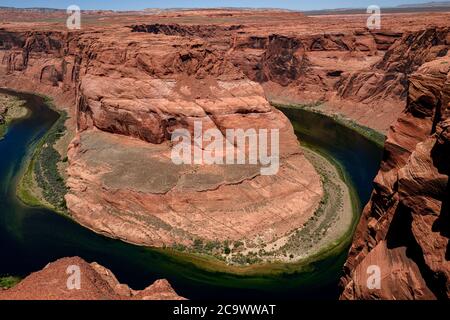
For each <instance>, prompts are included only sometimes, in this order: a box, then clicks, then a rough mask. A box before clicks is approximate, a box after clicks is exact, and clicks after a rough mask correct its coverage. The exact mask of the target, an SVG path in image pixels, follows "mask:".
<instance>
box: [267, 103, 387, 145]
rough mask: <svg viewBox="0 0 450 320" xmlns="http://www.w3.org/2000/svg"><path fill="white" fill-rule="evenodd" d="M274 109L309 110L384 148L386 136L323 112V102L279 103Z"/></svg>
mask: <svg viewBox="0 0 450 320" xmlns="http://www.w3.org/2000/svg"><path fill="white" fill-rule="evenodd" d="M271 104H272V105H273V106H274V107H284V108H292V109H304V110H308V111H310V112H315V113H318V114H321V115H323V116H325V117H329V118H332V119H333V120H334V121H336V122H337V123H339V124H341V125H343V126H345V127H347V128H349V129H351V130H353V131H355V132H357V133H358V134H360V135H362V136H363V137H365V138H366V139H368V140H370V141H372V142H374V143H375V144H377V145H378V146H380V147H381V148H383V147H384V141H385V139H386V136H385V135H384V134H382V133H381V132H378V131H377V130H374V129H372V128H369V127H366V126H363V125H360V124H359V123H357V122H355V121H353V120H351V119H348V118H346V117H344V116H343V115H340V114H329V113H327V112H325V111H323V110H320V107H321V106H323V105H324V104H323V103H321V102H316V103H311V104H287V105H286V104H279V103H273V102H272V103H271Z"/></svg>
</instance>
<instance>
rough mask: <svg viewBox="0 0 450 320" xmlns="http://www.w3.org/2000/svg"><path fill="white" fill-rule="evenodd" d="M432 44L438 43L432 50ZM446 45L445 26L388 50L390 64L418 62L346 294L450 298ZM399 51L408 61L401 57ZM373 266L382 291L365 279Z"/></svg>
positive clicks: (359, 236) (449, 73) (449, 37)
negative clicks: (390, 51)
mask: <svg viewBox="0 0 450 320" xmlns="http://www.w3.org/2000/svg"><path fill="white" fill-rule="evenodd" d="M431 43H434V44H439V43H440V44H441V45H440V46H441V47H434V48H432V50H430V49H429V48H430V47H429V46H430V45H431ZM405 46H406V48H405ZM401 47H403V49H399V48H401ZM449 48H450V33H449V31H448V29H447V30H445V31H443V30H427V31H424V32H420V33H415V34H412V35H410V36H408V37H407V38H405V39H404V40H403V41H402V42H399V43H398V44H397V45H396V47H395V48H393V49H392V54H391V55H390V57H389V59H391V60H392V62H391V63H390V66H391V67H390V69H397V68H411V66H412V65H414V64H420V66H419V67H418V68H415V69H417V70H416V71H415V72H414V73H412V74H411V76H410V77H409V79H408V84H407V85H408V90H407V97H408V99H407V106H406V109H405V110H404V111H403V113H402V114H401V115H400V117H399V119H398V120H397V122H396V123H395V124H394V125H393V126H392V128H391V129H390V130H389V133H388V136H387V140H386V144H385V151H384V157H383V162H382V164H381V168H380V171H379V173H378V175H377V176H376V178H375V181H374V191H373V194H372V196H371V200H370V202H369V203H368V204H367V206H366V207H365V209H364V212H363V215H362V218H361V220H360V223H359V226H358V228H357V231H356V234H355V236H354V241H353V245H352V247H351V249H350V253H349V257H348V260H347V263H346V265H345V273H346V275H345V277H344V278H343V280H342V284H343V286H344V291H343V293H342V296H341V297H342V298H343V299H431V298H449V297H450V261H449V258H450V255H449V254H450V246H449V244H450V241H449V238H450V224H449V220H448V217H449V213H450V212H449V199H450V194H449V179H448V176H449V164H450V161H449V159H450V158H449V156H450V140H449V137H450V135H449V131H448V130H449V127H450V118H449V115H450V112H449V110H450V95H449V93H450V57H449V55H448V49H449ZM400 52H401V53H402V56H403V57H405V59H402V60H398V55H399V54H400ZM384 60H387V59H384ZM394 61H398V62H396V63H394ZM383 63H385V61H383ZM371 265H376V266H379V268H380V271H381V287H380V288H379V289H377V288H375V289H369V288H368V287H367V285H366V281H367V278H368V276H369V274H368V273H367V268H368V267H369V266H371Z"/></svg>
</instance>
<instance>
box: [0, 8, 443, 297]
mask: <svg viewBox="0 0 450 320" xmlns="http://www.w3.org/2000/svg"><path fill="white" fill-rule="evenodd" d="M26 15H32V17H33V20H34V21H33V22H24V20H23V17H24V16H26ZM0 17H1V18H2V20H1V23H0V61H1V64H0V86H1V87H2V88H6V89H9V90H16V91H19V92H32V93H35V94H40V95H42V96H45V97H47V98H46V99H47V102H48V99H51V101H52V104H51V105H52V106H53V108H54V109H55V110H57V111H58V112H59V113H60V114H61V117H60V118H59V120H58V121H57V124H55V126H54V129H52V130H53V131H50V134H49V135H48V136H47V138H46V139H47V140H45V142H44V143H43V144H42V145H41V146H38V147H37V150H38V152H37V153H35V155H36V156H35V157H34V156H33V157H31V160H30V159H29V160H30V161H28V163H27V166H28V168H31V169H29V170H28V171H27V170H25V171H27V172H28V173H27V174H25V175H24V178H23V179H22V180H21V182H20V183H19V186H18V190H19V191H20V192H19V191H18V193H19V195H20V194H22V196H21V199H22V200H24V201H25V202H27V199H28V204H29V205H30V204H33V205H36V202H38V203H39V205H43V206H46V207H48V208H52V209H53V210H55V211H58V212H59V213H60V214H63V215H67V216H68V217H70V218H71V219H73V220H74V221H76V222H77V223H79V224H81V225H83V226H84V227H86V228H88V229H90V230H92V231H94V232H96V233H99V234H102V235H106V236H107V237H111V238H114V239H120V240H122V241H124V242H128V243H131V244H135V245H141V246H145V247H153V248H160V249H163V250H168V251H169V252H174V254H180V255H182V256H189V257H190V258H189V259H193V261H194V262H195V260H196V259H197V258H199V257H200V258H199V259H203V260H202V261H203V263H204V264H210V263H211V264H212V265H213V266H215V265H216V264H217V265H220V266H221V267H220V268H223V270H226V271H230V270H231V273H233V272H235V273H242V274H244V275H245V274H252V272H253V273H256V274H258V273H261V272H263V271H264V268H266V270H265V271H267V270H269V271H270V272H274V271H273V269H274V268H273V266H277V267H278V266H279V265H280V264H281V265H283V266H285V265H286V266H287V267H286V269H283V268H281V271H289V272H292V269H289V268H290V267H289V265H294V266H296V267H298V268H301V266H302V265H301V263H302V262H304V261H309V259H314V258H315V257H316V258H317V256H319V257H320V256H321V255H322V254H324V253H325V254H326V252H327V250H328V251H330V250H331V249H330V248H332V249H335V248H337V247H339V246H343V247H345V248H346V245H348V244H350V243H349V239H350V238H351V233H352V231H353V224H354V222H355V219H359V216H358V214H359V213H355V210H356V209H355V206H354V205H352V201H353V200H352V199H353V198H352V192H353V191H352V188H353V186H352V185H350V184H348V183H344V182H345V181H344V180H345V179H343V178H342V176H343V174H342V173H340V172H339V168H338V167H336V166H334V165H333V163H332V162H330V161H329V159H328V158H327V157H326V155H325V156H324V155H323V154H322V155H321V154H320V153H315V152H314V150H312V151H311V150H305V149H303V148H301V147H300V144H301V143H302V141H301V136H300V139H298V137H297V136H296V130H295V129H296V128H295V126H294V127H293V125H292V124H291V122H290V120H289V119H288V118H287V117H286V116H285V114H283V112H281V111H280V110H279V109H278V108H277V107H276V106H277V105H282V106H290V107H291V108H294V109H295V108H301V109H306V110H308V111H310V112H316V113H320V114H321V115H323V116H326V117H331V118H333V119H335V120H336V121H338V122H339V121H340V123H345V124H346V126H348V127H350V128H353V129H355V128H357V129H355V131H356V132H359V133H361V135H363V136H364V137H366V138H369V139H370V138H371V137H373V135H375V136H377V137H380V136H383V135H385V136H386V140H385V142H384V151H383V159H382V162H381V164H380V168H379V172H378V174H377V175H376V177H375V179H374V183H373V192H372V195H371V197H370V200H369V202H368V203H367V204H366V203H364V204H363V205H365V207H364V210H363V212H362V214H361V219H360V220H359V223H358V225H357V227H356V232H355V234H354V236H353V240H352V244H351V248H350V251H349V253H348V257H347V261H346V263H345V265H344V271H343V275H342V278H341V281H340V286H341V293H340V298H341V299H436V298H440V299H448V298H449V297H450V293H449V292H450V280H449V277H450V263H449V255H450V253H449V250H450V249H449V237H450V229H449V228H450V225H449V219H448V217H449V204H448V199H449V198H450V197H449V183H448V175H449V167H448V165H449V163H450V162H449V161H450V158H449V156H450V149H449V146H450V140H449V139H450V134H449V132H448V130H449V125H450V122H449V121H450V120H449V119H448V116H449V107H450V53H449V48H450V24H449V21H450V20H449V18H450V13H448V12H446V11H443V12H432V13H429V12H428V13H427V14H426V15H425V14H423V13H421V12H412V13H411V12H410V13H401V12H400V13H396V12H393V13H389V14H386V15H385V16H383V19H382V27H381V29H377V30H369V29H367V27H366V23H365V22H366V19H367V16H365V15H361V14H331V15H308V14H307V13H300V12H296V11H285V10H237V9H209V10H166V11H165V10H163V11H161V12H153V11H143V12H110V11H91V12H82V17H83V25H82V28H81V29H80V30H67V29H66V28H65V27H64V24H65V19H66V17H67V15H66V13H65V11H58V10H56V11H50V12H48V11H45V10H32V11H28V12H27V10H21V9H12V8H0ZM0 107H1V106H0ZM4 109H5V110H7V109H6V108H4ZM2 110H3V109H2V108H0V111H2ZM4 114H6V111H2V112H1V113H0V119H3V117H4ZM198 123H200V124H201V132H200V133H199V132H196V130H195V129H196V124H198ZM55 128H56V129H55ZM213 129H214V130H216V132H219V133H221V134H222V135H223V137H224V141H226V142H229V143H228V147H229V148H231V149H232V153H235V152H237V150H236V149H237V146H236V143H235V141H228V140H227V136H226V132H227V130H255V132H258V130H267V131H269V132H270V130H277V132H278V133H279V152H278V155H279V168H278V170H277V171H276V172H275V173H274V174H271V175H265V174H262V173H261V172H262V171H261V170H262V169H263V168H262V166H261V164H260V163H245V164H237V163H235V164H226V163H224V164H220V163H211V164H209V165H207V166H204V165H199V164H198V163H195V161H194V163H181V164H177V163H174V162H173V161H172V158H171V152H172V148H173V141H172V139H171V138H172V134H173V133H174V132H179V130H184V132H187V133H190V134H192V136H199V134H204V133H206V132H207V131H208V130H213ZM358 130H359V131H358ZM7 133H8V131H7V129H6V136H5V139H7V138H8V136H7ZM52 137H54V139H53V138H52ZM299 140H300V142H299ZM0 143H1V142H0ZM382 143H383V142H382ZM193 148H194V149H195V148H196V147H195V146H193ZM39 150H40V151H39ZM43 150H44V151H43ZM52 150H53V151H52ZM46 152H47V153H46ZM245 152H247V153H250V152H251V150H246V151H245ZM42 154H44V155H45V154H47V155H53V156H52V157H53V158H51V157H50V156H49V159H50V160H49V161H54V160H55V157H56V162H54V163H55V165H54V170H53V171H51V172H50V171H48V170H43V169H42V167H39V166H42V164H45V163H50V162H45V161H43V160H42V159H44V158H39V156H40V155H42ZM39 159H41V160H39ZM45 159H47V158H45ZM45 159H44V160H45ZM52 159H53V160H52ZM52 163H53V162H52ZM49 167H50V166H49ZM36 168H41V171H36ZM52 168H53V166H52ZM324 168H325V169H324ZM42 172H43V173H42ZM53 180H55V181H56V182H57V187H55V185H54V184H53ZM330 181H331V182H330ZM330 183H331V184H330ZM50 185H51V192H48V191H47V192H46V186H50ZM330 186H333V187H330ZM24 194H25V195H26V196H23V195H24ZM337 195H339V196H337ZM333 197H335V198H333ZM337 198H339V201H340V202H338V203H339V205H336V207H330V206H329V205H328V204H327V199H328V200H329V199H337ZM30 199H33V201H34V202H33V201H32V202H33V203H29V201H30ZM327 205H328V206H327ZM329 213H330V216H328V214H329ZM55 214H56V213H55ZM321 214H322V215H321ZM324 217H326V218H324ZM323 219H329V220H330V221H331V222H330V221H329V223H328V224H321V223H323V221H324V220H323ZM311 225H313V226H321V227H320V228H319V227H317V230H318V233H317V234H318V235H317V237H316V238H314V239H306V240H305V239H304V238H301V237H300V236H299V235H300V234H301V230H302V229H304V228H306V227H307V226H311ZM322 226H324V227H322ZM319 231H320V232H319ZM341 249H342V248H341ZM344 250H346V249H344ZM331 251H332V250H331ZM192 257H193V258H192ZM71 259H72V260H73V261H75V262H77V263H79V264H81V265H82V266H83V270H84V272H85V273H86V274H88V275H90V276H91V278H89V279H90V280H89V281H91V282H89V283H92V295H89V294H88V295H87V296H75V297H74V298H75V299H88V298H93V299H125V298H126V299H128V298H130V299H135V298H142V299H147V298H148V299H153V298H156V299H159V298H167V299H174V298H179V296H178V295H177V294H176V293H175V292H174V291H173V289H172V288H171V287H170V285H169V284H168V283H166V282H165V281H164V280H161V282H158V283H156V284H154V285H152V286H151V287H149V289H148V290H147V289H145V290H144V291H141V292H140V291H134V290H132V289H130V288H129V287H128V286H126V285H122V284H120V283H119V281H118V280H117V279H116V278H115V277H114V275H112V273H111V271H109V270H107V269H106V268H104V267H102V266H100V265H99V264H95V263H87V262H85V261H84V260H82V259H80V258H76V257H75V258H66V260H64V259H63V260H58V261H56V262H54V263H52V264H50V265H49V266H48V267H47V268H45V269H43V270H42V271H40V272H38V273H35V274H32V275H30V276H29V277H27V278H26V279H25V280H23V281H22V282H20V283H19V284H17V285H16V286H14V287H13V288H11V289H8V290H5V291H0V299H3V298H4V297H6V298H7V297H10V298H18V299H33V298H36V296H35V295H33V291H30V293H29V294H28V293H26V292H27V290H28V289H27V287H33V286H39V284H40V283H42V282H45V279H46V277H48V275H49V274H51V270H52V268H54V269H55V270H56V269H57V270H59V269H61V270H62V269H63V268H64V267H65V266H66V264H67V263H72V262H73V261H72V260H71ZM204 261H206V262H204ZM48 262H51V261H48ZM371 265H377V266H379V268H380V270H381V279H382V280H381V286H380V289H376V290H371V289H370V288H368V287H367V285H366V284H367V272H366V271H367V268H368V267H369V266H371ZM209 268H211V266H209ZM218 268H219V267H218ZM221 270H222V269H221ZM240 270H241V271H240ZM242 270H245V272H244V271H242ZM255 270H256V271H255ZM261 270H262V271H261ZM113 271H114V270H113ZM276 272H279V270H278V269H276ZM105 274H106V275H107V276H105ZM58 285H59V283H58ZM58 285H55V287H54V288H53V289H52V290H55V291H57V290H59V289H58ZM155 292H156V293H155ZM43 298H49V299H52V298H55V296H54V295H52V291H50V292H48V296H45V297H43ZM62 298H64V296H62ZM66 298H71V297H70V296H67V297H66Z"/></svg>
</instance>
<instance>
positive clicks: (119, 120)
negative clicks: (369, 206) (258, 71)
mask: <svg viewBox="0 0 450 320" xmlns="http://www.w3.org/2000/svg"><path fill="white" fill-rule="evenodd" d="M168 28H169V29H170V30H172V29H173V28H172V26H171V27H168ZM171 28H172V29H171ZM169 29H167V30H169ZM234 29H235V28H229V30H234ZM167 30H166V33H167ZM174 30H175V29H174ZM189 30H193V31H192V32H198V30H203V29H202V28H190V29H189ZM5 32H6V31H5ZM8 34H9V35H10V36H9V37H10V38H17V39H20V41H16V42H14V41H12V40H11V41H9V44H7V47H8V48H9V49H7V50H4V51H2V52H1V54H2V56H3V59H2V61H4V65H3V68H4V76H3V81H4V82H3V83H4V84H5V85H6V86H11V87H17V86H21V85H22V84H23V80H24V79H31V81H29V84H25V85H24V86H23V87H22V88H23V89H26V88H27V86H28V85H30V87H31V86H35V87H38V88H40V91H44V92H45V93H53V92H55V91H56V90H59V91H60V92H67V94H70V93H72V94H73V93H76V97H75V99H76V108H73V109H71V110H70V113H71V115H72V117H73V119H76V132H77V133H76V136H75V138H74V139H73V141H72V143H71V145H70V146H69V151H68V162H69V168H68V170H67V173H68V180H67V185H68V187H69V192H68V194H67V195H66V203H67V207H68V210H69V213H70V214H71V216H72V217H73V218H74V219H75V220H77V221H78V222H80V223H81V224H83V225H84V226H86V227H88V228H91V229H92V230H95V231H96V232H99V233H102V234H106V235H108V236H110V237H114V238H120V239H123V240H125V241H128V242H131V243H137V244H142V245H149V246H157V247H163V246H178V245H187V246H192V245H193V243H194V242H195V241H203V242H204V243H208V242H213V243H219V244H218V246H219V248H222V246H223V244H222V243H226V241H237V240H241V241H245V243H246V244H248V245H249V246H250V247H252V248H255V249H258V245H259V243H260V241H263V243H267V242H272V241H275V240H277V239H279V238H280V237H283V236H285V235H286V234H289V233H290V232H293V231H294V230H295V229H297V228H299V227H301V226H302V225H303V224H304V223H305V222H306V221H307V220H308V219H309V218H310V217H311V216H312V215H313V213H314V211H315V208H316V207H317V205H318V203H319V201H320V198H321V196H322V185H321V181H320V177H319V175H318V174H317V173H316V171H315V170H314V167H313V166H312V165H311V164H310V163H309V162H308V161H307V160H306V158H305V157H304V156H303V154H302V153H301V151H300V149H299V146H298V141H297V138H296V136H295V135H294V132H293V129H292V126H291V124H290V123H289V121H288V120H287V118H286V117H284V115H283V114H282V113H281V112H279V111H277V110H276V109H274V108H273V107H272V106H271V105H270V104H269V103H268V101H267V100H266V99H265V97H264V91H263V89H262V87H261V86H260V85H259V84H258V83H256V82H255V81H252V80H251V79H249V78H248V77H247V76H246V75H245V73H244V72H242V70H240V69H239V68H238V67H237V66H236V65H234V64H233V63H232V62H231V61H230V59H228V58H227V52H228V48H224V47H223V46H222V42H219V43H215V42H210V41H206V40H204V39H203V38H202V37H198V36H189V34H186V35H184V36H180V35H166V34H160V33H159V32H157V33H152V32H131V30H130V29H129V28H128V27H125V26H122V27H120V28H117V29H115V30H112V31H111V30H106V31H102V33H101V34H99V33H98V32H81V33H71V32H70V33H65V32H59V33H58V32H40V31H34V32H24V33H14V32H9V33H8ZM14 44H15V45H16V46H14ZM17 44H19V45H23V46H22V47H21V48H20V47H17ZM19 52H20V55H19ZM12 57H14V58H12ZM26 90H27V89H26ZM59 94H60V93H58V94H57V95H59ZM196 121H197V122H200V123H201V125H202V132H203V133H204V132H206V130H207V129H210V128H216V129H218V130H219V132H221V133H222V135H223V136H225V133H226V131H227V130H228V129H243V130H247V129H254V130H257V131H258V130H260V129H268V130H271V129H277V130H279V135H280V140H279V141H280V145H279V153H280V169H279V170H278V172H277V173H276V174H274V175H267V176H263V175H261V172H260V168H261V164H247V165H220V164H219V165H216V164H214V165H206V166H202V165H176V164H174V163H173V161H172V159H171V157H170V155H171V148H172V143H171V134H172V132H173V131H174V130H176V129H181V128H182V129H187V130H188V131H189V132H191V133H192V134H194V123H195V122H196ZM196 134H197V133H196ZM225 141H226V139H225ZM235 143H236V142H235V141H229V143H228V146H227V148H230V149H231V150H232V151H231V153H236V152H237V148H236V146H235ZM193 148H194V149H195V148H203V147H201V146H194V147H193ZM244 152H245V153H248V152H249V150H244ZM219 255H223V249H219Z"/></svg>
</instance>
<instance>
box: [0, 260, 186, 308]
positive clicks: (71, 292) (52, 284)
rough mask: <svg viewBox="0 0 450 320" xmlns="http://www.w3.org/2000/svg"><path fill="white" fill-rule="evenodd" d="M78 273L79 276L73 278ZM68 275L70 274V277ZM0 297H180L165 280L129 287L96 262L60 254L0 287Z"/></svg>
mask: <svg viewBox="0 0 450 320" xmlns="http://www.w3.org/2000/svg"><path fill="white" fill-rule="evenodd" d="M78 275H80V278H79V280H78V279H76V278H75V277H77V276H78ZM71 277H72V278H71ZM0 300H184V298H182V297H180V296H179V295H177V294H176V292H175V291H174V290H173V289H172V287H171V286H170V284H169V283H168V282H167V280H157V281H155V282H154V283H153V284H152V285H150V286H148V287H147V288H145V289H143V290H133V289H130V287H128V286H127V285H126V284H122V283H120V282H119V281H118V280H117V279H116V277H115V276H114V274H113V273H112V272H111V271H110V270H108V269H107V268H105V267H103V266H101V265H99V264H98V263H96V262H93V263H87V262H86V261H84V260H83V259H81V258H79V257H72V258H62V259H59V260H56V261H55V262H52V263H49V264H48V265H47V266H45V267H44V268H43V269H42V270H40V271H37V272H34V273H32V274H30V275H29V276H27V277H26V278H25V279H23V280H22V281H21V282H19V283H18V284H17V285H15V286H14V287H12V288H10V289H7V290H1V289H0Z"/></svg>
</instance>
